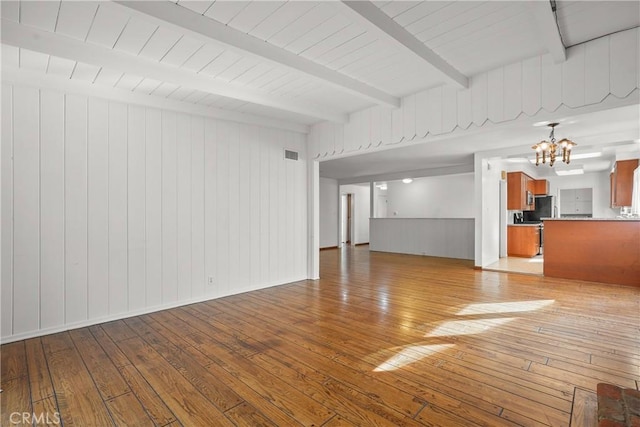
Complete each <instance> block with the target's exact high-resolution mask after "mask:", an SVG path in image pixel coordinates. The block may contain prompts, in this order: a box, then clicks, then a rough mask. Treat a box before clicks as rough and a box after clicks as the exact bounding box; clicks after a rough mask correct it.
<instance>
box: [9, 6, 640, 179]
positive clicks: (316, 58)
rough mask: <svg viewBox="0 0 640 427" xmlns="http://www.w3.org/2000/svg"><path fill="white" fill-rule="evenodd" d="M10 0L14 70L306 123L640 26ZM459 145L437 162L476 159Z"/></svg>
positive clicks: (399, 12) (482, 12)
mask: <svg viewBox="0 0 640 427" xmlns="http://www.w3.org/2000/svg"><path fill="white" fill-rule="evenodd" d="M0 5H1V9H2V11H1V12H2V70H3V74H6V75H12V76H23V78H25V79H31V80H35V79H37V80H39V81H42V82H47V83H48V84H52V85H55V84H58V83H59V84H61V85H62V84H65V85H69V84H73V85H75V86H74V87H82V88H85V89H88V90H95V91H97V92H99V93H101V94H105V93H113V94H114V96H115V97H116V98H117V96H120V95H122V94H124V95H126V97H127V98H126V99H127V100H131V99H132V97H135V99H136V100H138V102H141V103H146V104H147V105H149V104H153V103H154V102H157V101H161V102H162V103H163V104H161V105H172V106H177V107H178V108H179V106H187V107H189V108H191V110H190V111H193V108H198V110H197V111H198V112H202V113H204V114H210V115H212V116H214V117H216V116H217V117H224V118H231V119H236V120H239V121H245V122H248V123H252V122H253V123H259V124H261V123H264V118H267V119H274V120H276V121H278V122H279V123H290V124H292V126H298V128H299V129H304V127H305V126H308V125H312V124H313V123H316V122H319V121H323V120H330V121H335V122H345V121H346V120H348V115H349V114H350V113H352V112H355V111H358V110H361V109H364V108H367V107H370V106H372V105H375V104H380V105H387V106H389V105H391V106H396V107H397V106H399V104H400V99H401V97H403V96H405V95H408V94H412V93H416V92H419V91H422V90H424V89H427V88H431V87H436V86H439V85H453V86H455V87H464V86H465V85H466V84H467V81H468V78H469V77H470V76H472V75H474V74H475V73H478V72H482V71H486V70H489V69H492V68H495V67H497V66H500V65H505V64H509V63H513V62H515V61H518V60H521V59H524V58H527V57H531V56H535V55H539V54H542V53H546V52H549V53H551V54H552V55H553V56H554V58H556V57H558V56H560V59H561V56H562V55H563V54H564V48H566V47H569V46H572V45H575V44H578V43H583V42H585V41H588V40H591V39H593V38H597V37H601V36H603V35H606V34H610V33H613V32H617V31H622V30H625V29H628V28H632V27H637V26H639V25H640V2H638V1H562V0H560V1H558V2H557V16H556V14H554V12H553V11H552V7H551V3H550V2H547V1H544V0H541V1H374V2H372V3H371V2H368V1H356V2H348V1H346V2H340V1H222V0H218V1H177V2H175V1H103V2H93V1H74V0H62V1H60V0H48V1H31V0H29V1H27V0H25V1H2V2H1V3H0ZM124 95H122V96H124ZM194 106H195V107H194ZM461 146H462V145H460V144H456V146H455V147H449V146H443V150H444V151H443V153H442V157H441V160H440V164H449V163H457V162H460V161H461V157H460V156H466V158H467V160H468V158H469V152H468V150H462V149H460V148H458V147H461ZM458 151H460V152H458ZM381 155H382V154H381ZM389 155H390V154H389V153H386V154H385V156H389ZM396 156H398V157H399V156H400V154H397V155H396ZM374 157H375V156H374ZM365 158H368V157H365ZM349 161H353V159H352V160H349ZM361 161H364V160H361ZM424 161H425V162H426V163H429V162H431V161H432V160H429V159H427V160H424ZM335 162H337V163H336V164H341V163H345V164H346V163H348V161H347V160H346V159H345V160H336V161H335ZM383 163H384V162H383ZM386 163H388V162H386ZM330 167H331V166H330V165H328V164H325V165H323V170H324V171H328V170H329V168H330ZM335 167H337V166H335ZM370 167H372V166H371V165H370ZM367 170H370V169H367ZM336 174H339V175H342V172H340V173H337V172H336Z"/></svg>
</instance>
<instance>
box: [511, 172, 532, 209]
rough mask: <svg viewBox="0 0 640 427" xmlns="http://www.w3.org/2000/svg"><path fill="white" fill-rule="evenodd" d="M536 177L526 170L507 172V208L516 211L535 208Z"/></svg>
mask: <svg viewBox="0 0 640 427" xmlns="http://www.w3.org/2000/svg"><path fill="white" fill-rule="evenodd" d="M534 181H535V180H534V179H533V178H531V177H530V176H529V175H527V174H526V173H524V172H509V173H508V174H507V209H508V210H514V211H532V210H535V203H534V197H533V195H534V191H535V189H534V187H535V184H534Z"/></svg>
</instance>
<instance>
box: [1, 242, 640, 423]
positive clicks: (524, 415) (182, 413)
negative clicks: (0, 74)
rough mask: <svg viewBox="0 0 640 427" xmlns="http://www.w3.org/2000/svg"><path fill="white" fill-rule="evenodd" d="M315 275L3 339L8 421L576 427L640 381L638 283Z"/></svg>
mask: <svg viewBox="0 0 640 427" xmlns="http://www.w3.org/2000/svg"><path fill="white" fill-rule="evenodd" d="M321 275H322V277H323V278H322V280H320V281H315V282H314V281H302V282H297V283H292V284H288V285H284V286H278V287H273V288H270V289H264V290H260V291H255V292H249V293H245V294H241V295H236V296H231V297H227V298H221V299H217V300H213V301H210V302H206V303H200V304H194V305H190V306H186V307H182V308H176V309H171V310H167V311H163V312H159V313H154V314H149V315H144V316H139V317H133V318H129V319H126V320H122V321H116V322H110V323H105V324H101V325H97V326H92V327H89V328H82V329H77V330H73V331H69V332H64V333H59V334H55V335H49V336H44V337H41V338H34V339H29V340H26V341H20V342H15V343H10V344H5V345H3V346H2V347H1V348H0V350H1V357H2V377H1V378H2V388H3V389H4V391H3V392H2V394H0V396H1V398H2V402H1V419H0V423H1V424H2V425H3V426H9V425H12V422H15V421H16V419H17V420H18V421H20V422H21V420H22V418H21V417H22V415H19V417H17V416H16V415H15V414H14V415H12V413H14V412H19V413H23V412H24V413H27V415H29V413H30V414H32V415H31V416H32V417H33V415H34V414H35V416H36V417H40V418H39V421H40V424H43V425H44V424H46V423H45V422H44V420H43V417H44V416H45V415H47V416H48V418H49V421H56V417H57V416H59V417H60V418H61V420H62V422H63V423H64V425H67V426H69V425H74V426H92V425H93V426H105V425H112V424H116V425H135V426H139V425H157V426H179V425H184V426H218V425H221V426H222V425H246V426H260V425H265V426H266V425H271V426H273V425H276V426H293V425H308V426H330V427H336V426H352V425H363V426H373V425H388V426H417V425H428V426H434V425H440V426H470V425H484V426H513V425H524V426H543V425H549V426H568V425H570V424H572V425H573V426H574V427H575V426H577V425H579V422H582V423H586V421H584V420H589V419H592V418H593V415H589V413H588V412H589V411H593V404H592V402H593V392H594V391H595V388H596V384H597V383H598V382H603V381H604V382H610V383H613V384H617V385H620V386H624V387H634V388H637V387H638V386H639V381H640V377H639V374H640V328H639V326H640V288H637V287H625V286H615V285H602V284H596V283H587V282H579V281H571V280H558V279H545V278H544V277H538V276H525V275H520V274H506V273H497V272H488V271H477V270H474V269H473V268H472V263H470V262H467V261H459V260H449V259H438V258H428V257H419V256H408V255H397V254H384V253H375V252H372V253H370V252H369V251H368V248H366V247H359V248H355V249H349V250H345V251H342V252H341V251H339V250H328V251H322V252H321ZM574 407H575V408H579V410H577V411H576V412H575V413H574V416H573V420H574V421H573V423H572V421H571V420H572V415H571V414H572V408H574ZM58 414H59V415H58ZM576 420H578V421H576ZM27 421H31V420H27ZM14 424H15V423H14ZM49 424H50V425H51V424H55V423H53V422H50V423H49ZM18 425H20V424H19V423H18Z"/></svg>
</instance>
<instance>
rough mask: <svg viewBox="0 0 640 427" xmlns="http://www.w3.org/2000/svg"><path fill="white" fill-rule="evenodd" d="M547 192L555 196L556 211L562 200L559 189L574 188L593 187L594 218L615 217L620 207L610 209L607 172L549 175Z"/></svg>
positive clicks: (609, 189) (609, 187) (609, 188)
mask: <svg viewBox="0 0 640 427" xmlns="http://www.w3.org/2000/svg"><path fill="white" fill-rule="evenodd" d="M546 179H547V180H548V181H549V194H550V195H552V196H555V201H556V204H557V206H558V213H559V212H560V206H561V204H562V200H561V199H560V198H559V194H560V190H565V189H574V188H592V189H593V201H592V203H593V217H594V218H615V217H616V215H619V214H620V209H619V208H618V209H611V208H610V207H609V205H610V201H611V186H610V183H609V172H608V171H604V172H597V173H595V172H592V173H585V174H584V175H569V176H549V177H546Z"/></svg>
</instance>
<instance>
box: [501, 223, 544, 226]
mask: <svg viewBox="0 0 640 427" xmlns="http://www.w3.org/2000/svg"><path fill="white" fill-rule="evenodd" d="M541 225H542V222H537V223H535V224H507V226H509V227H540V226H541Z"/></svg>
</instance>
